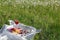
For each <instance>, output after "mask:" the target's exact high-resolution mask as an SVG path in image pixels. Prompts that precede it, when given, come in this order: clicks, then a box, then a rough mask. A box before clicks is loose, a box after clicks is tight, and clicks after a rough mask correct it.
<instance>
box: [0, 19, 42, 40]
mask: <svg viewBox="0 0 60 40" xmlns="http://www.w3.org/2000/svg"><path fill="white" fill-rule="evenodd" d="M9 23H10V25H6V24H4V25H3V27H2V28H1V29H0V40H31V39H32V38H33V37H34V35H35V34H36V33H39V32H40V31H41V30H37V29H36V28H34V27H32V26H26V25H24V24H22V23H19V24H18V25H16V24H15V23H14V21H13V20H9ZM11 27H20V28H22V29H27V30H30V31H31V32H30V33H28V34H26V35H24V36H21V35H15V34H12V33H10V32H9V31H7V28H11Z"/></svg>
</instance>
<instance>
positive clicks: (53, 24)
mask: <svg viewBox="0 0 60 40" xmlns="http://www.w3.org/2000/svg"><path fill="white" fill-rule="evenodd" d="M31 1H32V2H31ZM40 1H41V3H40ZM45 1H47V2H48V1H49V2H50V3H49V2H48V4H47V3H45ZM57 1H58V0H57ZM57 1H56V2H55V1H54V3H53V0H23V1H22V0H21V1H19V0H18V1H16V0H9V1H8V0H0V28H1V27H2V26H3V25H4V24H9V22H8V20H15V19H17V20H19V21H20V23H23V24H25V25H29V26H33V27H35V28H36V29H41V32H40V33H38V34H36V35H35V37H34V40H60V3H59V2H57ZM37 2H38V4H37ZM39 3H40V4H39ZM52 3H53V4H52Z"/></svg>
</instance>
